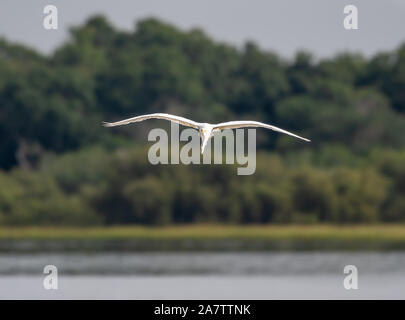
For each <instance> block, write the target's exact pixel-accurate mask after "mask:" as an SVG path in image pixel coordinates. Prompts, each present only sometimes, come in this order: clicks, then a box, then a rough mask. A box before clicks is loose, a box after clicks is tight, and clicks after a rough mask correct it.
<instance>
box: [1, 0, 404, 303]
mask: <svg viewBox="0 0 405 320" xmlns="http://www.w3.org/2000/svg"><path fill="white" fill-rule="evenodd" d="M47 4H49V3H48V2H44V1H38V2H35V3H34V2H29V1H21V0H20V1H3V2H2V3H1V5H0V21H1V22H0V37H1V38H0V298H60V297H63V298H92V297H95V298H143V299H148V298H216V297H218V298H229V299H231V298H257V299H269V298H304V297H305V298H311V297H320V298H328V297H331V298H340V297H342V298H346V299H350V298H404V292H405V291H404V290H403V289H404V288H405V264H404V263H403V262H404V261H405V252H403V251H402V250H404V249H405V225H404V221H405V135H404V133H403V131H404V128H405V89H404V87H405V34H404V32H403V30H405V20H404V19H403V18H404V15H405V4H404V3H402V2H400V1H394V0H391V1H386V2H385V3H384V5H382V4H379V3H378V1H372V2H371V1H367V2H366V1H352V2H351V4H355V5H356V6H357V7H358V10H359V30H345V29H344V28H343V19H344V17H345V16H344V14H343V8H344V6H345V5H346V4H347V3H345V2H344V1H334V2H333V4H328V5H326V4H323V2H322V1H318V0H317V1H315V0H312V1H307V2H305V4H303V3H299V1H287V2H285V1H284V2H282V1H272V2H269V1H266V2H264V1H257V3H256V4H253V3H249V5H248V4H247V3H245V2H243V1H236V2H232V3H231V2H229V1H226V2H224V3H222V4H215V5H214V4H206V3H205V4H204V3H202V2H200V3H198V4H193V5H191V4H190V3H189V2H188V1H172V2H171V3H170V5H169V4H166V3H165V2H164V1H156V2H154V3H153V4H150V3H147V2H146V1H139V2H136V3H132V2H130V1H123V0H121V1H118V2H117V4H114V6H112V4H111V2H107V1H97V2H95V1H89V2H87V3H86V4H82V3H79V2H74V1H73V2H69V3H66V2H64V3H63V2H61V1H53V3H52V4H54V5H55V6H56V7H57V8H58V19H59V26H58V30H45V29H44V28H43V26H42V21H43V18H44V16H45V15H44V14H43V8H44V6H45V5H47ZM382 17H383V18H384V19H382ZM152 112H167V113H172V114H176V115H181V116H184V117H187V118H191V119H194V120H196V121H199V122H213V123H215V122H221V121H230V120H237V119H251V120H258V121H262V122H267V123H271V124H273V125H276V126H279V127H282V128H285V129H287V130H291V131H293V132H296V133H298V134H300V135H302V136H304V137H308V138H310V139H311V140H312V142H311V143H310V144H306V143H302V142H300V141H298V140H295V139H291V138H290V137H288V136H282V135H279V134H277V133H274V132H268V131H265V130H258V131H257V148H258V155H257V165H256V173H255V174H254V175H252V176H238V175H236V168H235V167H233V166H230V165H209V166H207V165H200V166H199V165H190V166H185V165H165V166H164V165H158V166H153V165H151V164H149V162H148V158H147V153H148V148H149V147H150V145H151V143H149V142H147V135H148V132H149V131H150V130H151V129H152V128H156V127H162V128H166V129H168V128H169V125H168V124H167V123H165V122H164V121H155V120H151V121H148V122H143V123H142V124H139V125H132V126H126V127H119V128H114V129H106V128H103V127H102V126H101V122H102V121H114V120H119V119H123V118H127V117H131V116H134V115H139V114H145V113H152ZM47 264H55V265H56V266H57V267H58V270H59V273H60V277H61V280H60V287H61V289H60V290H58V291H57V292H48V291H46V290H44V289H43V287H42V278H43V274H42V270H43V267H44V266H45V265H47ZM347 264H355V265H356V266H358V268H359V272H360V274H361V272H364V273H363V274H365V276H364V278H363V279H367V281H366V280H364V282H363V283H364V287H363V288H367V289H363V290H359V291H357V292H356V293H353V292H348V291H346V290H344V288H343V285H342V281H343V267H344V266H345V265H347ZM62 279H64V281H65V282H63V281H62ZM63 283H64V286H63V285H62V284H63ZM360 286H361V284H360ZM169 288H171V289H169Z"/></svg>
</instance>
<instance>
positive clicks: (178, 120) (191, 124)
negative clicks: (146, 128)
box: [103, 113, 200, 129]
mask: <svg viewBox="0 0 405 320" xmlns="http://www.w3.org/2000/svg"><path fill="white" fill-rule="evenodd" d="M148 119H164V120H169V121H173V122H176V123H178V124H181V125H183V126H187V127H192V128H195V129H198V128H199V125H200V124H199V123H198V122H195V121H193V120H190V119H186V118H183V117H179V116H174V115H172V114H168V113H152V114H145V115H142V116H137V117H133V118H129V119H125V120H121V121H117V122H103V125H104V126H105V127H116V126H122V125H126V124H130V123H133V122H139V121H144V120H148Z"/></svg>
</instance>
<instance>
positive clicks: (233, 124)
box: [103, 113, 311, 153]
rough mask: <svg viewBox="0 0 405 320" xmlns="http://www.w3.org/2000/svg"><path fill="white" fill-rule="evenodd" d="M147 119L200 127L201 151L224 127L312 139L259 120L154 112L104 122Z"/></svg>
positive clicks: (114, 124)
mask: <svg viewBox="0 0 405 320" xmlns="http://www.w3.org/2000/svg"><path fill="white" fill-rule="evenodd" d="M147 119H165V120H169V121H173V122H176V123H178V124H181V125H183V126H187V127H192V128H195V129H198V131H199V134H200V136H201V140H202V144H201V153H204V149H205V146H206V145H207V142H208V140H209V139H210V138H211V137H212V135H213V134H214V132H216V131H221V130H224V129H236V128H245V127H261V128H266V129H271V130H274V131H278V132H281V133H285V134H288V135H290V136H293V137H295V138H298V139H301V140H304V141H308V142H309V141H311V140H308V139H305V138H303V137H300V136H297V135H295V134H293V133H291V132H288V131H286V130H283V129H280V128H278V127H275V126H271V125H269V124H266V123H262V122H258V121H250V120H247V121H229V122H222V123H217V124H211V123H200V122H195V121H193V120H190V119H186V118H183V117H179V116H175V115H172V114H168V113H152V114H145V115H142V116H137V117H133V118H129V119H125V120H121V121H117V122H112V123H111V122H103V125H104V126H105V127H116V126H122V125H126V124H130V123H133V122H139V121H144V120H147Z"/></svg>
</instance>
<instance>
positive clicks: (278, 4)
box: [0, 0, 405, 57]
mask: <svg viewBox="0 0 405 320" xmlns="http://www.w3.org/2000/svg"><path fill="white" fill-rule="evenodd" d="M47 4H53V5H56V7H57V8H58V13H59V29H58V30H45V29H44V28H43V25H42V21H43V17H44V14H43V8H44V6H45V5H47ZM347 4H354V5H356V6H357V8H358V11H359V30H351V31H348V30H345V29H344V28H343V19H344V14H343V8H344V6H345V5H347ZM97 13H102V14H104V15H105V16H107V17H108V19H109V20H110V21H111V22H112V23H113V24H114V25H115V26H116V27H117V28H120V29H127V30H128V29H133V28H134V26H135V22H136V21H138V20H140V19H143V18H146V17H151V16H154V17H158V18H161V19H162V20H164V21H166V22H169V23H172V24H174V25H176V26H178V27H179V28H181V29H190V28H192V27H200V28H202V29H203V30H204V31H205V32H206V33H207V34H209V35H210V36H212V37H213V38H215V39H217V40H220V41H225V42H227V43H230V44H233V45H236V46H241V45H242V44H243V43H244V42H245V41H246V40H253V41H254V42H256V43H257V44H258V45H259V46H260V47H262V48H265V49H269V50H273V51H276V52H278V53H279V54H281V55H283V56H285V57H292V56H293V55H294V54H295V52H296V51H297V50H298V49H305V50H308V51H311V52H313V53H314V54H315V55H316V56H318V57H325V56H331V55H333V54H335V53H336V52H339V51H343V50H350V51H355V52H361V53H363V54H365V55H368V56H369V55H372V54H374V53H376V52H378V51H381V50H392V49H394V48H396V47H397V46H398V45H399V44H400V43H401V42H403V41H405V0H216V1H214V0H198V1H197V0H87V1H86V0H35V1H33V0H0V36H1V37H5V38H7V39H8V40H10V41H13V42H20V43H25V44H28V45H30V46H32V47H34V48H36V49H38V50H40V51H42V52H45V53H49V52H52V50H53V49H54V48H55V47H57V46H58V45H60V43H62V42H63V41H65V40H66V39H67V38H68V35H69V27H71V26H75V25H78V24H81V23H83V22H84V21H85V20H86V19H87V18H88V17H89V16H91V15H94V14H97Z"/></svg>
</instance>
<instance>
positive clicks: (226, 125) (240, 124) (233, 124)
mask: <svg viewBox="0 0 405 320" xmlns="http://www.w3.org/2000/svg"><path fill="white" fill-rule="evenodd" d="M244 127H261V128H266V129H270V130H274V131H278V132H281V133H285V134H288V135H290V136H293V137H295V138H298V139H301V140H304V141H308V142H309V141H311V140H309V139H306V138H303V137H300V136H297V135H296V134H294V133H291V132H289V131H286V130H283V129H281V128H278V127H275V126H271V125H269V124H266V123H262V122H258V121H229V122H223V123H218V124H216V125H215V126H214V130H224V129H237V128H244Z"/></svg>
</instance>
